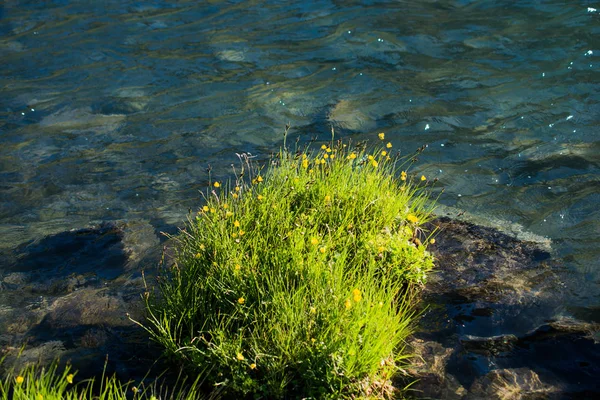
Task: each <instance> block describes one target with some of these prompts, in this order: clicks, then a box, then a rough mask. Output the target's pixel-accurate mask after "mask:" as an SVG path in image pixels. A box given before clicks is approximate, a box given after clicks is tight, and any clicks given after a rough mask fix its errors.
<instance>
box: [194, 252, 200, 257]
mask: <svg viewBox="0 0 600 400" xmlns="http://www.w3.org/2000/svg"><path fill="white" fill-rule="evenodd" d="M200 257H202V254H200V253H196V255H195V256H194V258H200Z"/></svg>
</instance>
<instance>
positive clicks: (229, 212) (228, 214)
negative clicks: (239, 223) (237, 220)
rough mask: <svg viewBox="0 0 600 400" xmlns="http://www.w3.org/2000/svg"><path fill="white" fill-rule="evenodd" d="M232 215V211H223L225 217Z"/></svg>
mask: <svg viewBox="0 0 600 400" xmlns="http://www.w3.org/2000/svg"><path fill="white" fill-rule="evenodd" d="M232 215H233V213H232V212H231V211H227V212H226V213H225V218H229V217H231V216H232Z"/></svg>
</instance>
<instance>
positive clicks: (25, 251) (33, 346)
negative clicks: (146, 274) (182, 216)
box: [0, 221, 161, 381]
mask: <svg viewBox="0 0 600 400" xmlns="http://www.w3.org/2000/svg"><path fill="white" fill-rule="evenodd" d="M160 255H161V247H160V241H159V239H158V237H157V235H156V232H155V230H154V228H153V227H152V226H151V225H150V224H148V223H147V222H144V221H132V222H116V223H105V224H101V225H99V226H95V227H91V228H85V229H78V230H72V231H67V232H62V233H59V234H56V235H50V236H47V237H45V238H43V239H41V240H39V241H36V242H32V243H25V244H23V245H21V246H19V247H17V248H16V249H15V250H14V251H13V252H12V253H10V254H5V255H3V257H2V258H3V260H2V261H3V266H4V270H3V272H4V276H2V277H0V282H1V285H2V288H3V290H2V291H1V292H0V296H1V297H2V303H6V304H10V307H6V308H4V309H2V310H0V332H2V334H0V346H1V348H2V351H3V353H5V354H6V356H7V357H6V359H5V362H4V365H3V368H8V367H10V366H12V365H16V364H21V365H22V364H24V363H30V362H37V361H40V362H42V363H48V362H50V361H52V360H54V359H57V358H60V359H61V362H70V363H71V364H72V365H73V368H74V369H75V370H78V371H79V374H78V376H79V377H92V376H100V375H101V374H102V372H103V370H104V368H105V362H108V364H107V365H106V371H107V372H108V373H112V372H117V373H118V374H119V376H120V377H121V378H123V379H124V380H125V381H127V380H129V379H136V378H137V379H141V378H142V377H144V376H145V374H146V373H147V372H148V369H149V368H150V367H151V366H152V365H153V363H154V362H155V361H156V358H155V355H156V354H160V349H159V348H157V346H156V345H154V344H153V343H150V342H149V341H148V336H147V335H146V334H145V331H144V330H143V329H142V328H140V327H139V326H138V325H137V324H136V323H134V322H133V321H132V320H131V319H130V318H129V316H131V317H132V318H134V319H136V320H141V319H142V318H143V315H144V306H143V303H142V301H141V297H140V295H141V294H142V293H143V292H144V290H145V289H144V282H143V278H142V275H141V272H142V270H143V269H148V270H150V271H152V270H153V269H154V267H155V266H156V263H157V262H158V260H159V259H160ZM22 346H25V349H24V350H23V351H22V352H21V351H20V349H21V347H22ZM106 360H108V361H106Z"/></svg>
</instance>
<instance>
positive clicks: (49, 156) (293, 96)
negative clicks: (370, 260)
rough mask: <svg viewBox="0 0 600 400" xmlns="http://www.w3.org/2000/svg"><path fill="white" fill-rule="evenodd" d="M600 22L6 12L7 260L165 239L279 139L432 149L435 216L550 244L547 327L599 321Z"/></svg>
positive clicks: (1, 133)
mask: <svg viewBox="0 0 600 400" xmlns="http://www.w3.org/2000/svg"><path fill="white" fill-rule="evenodd" d="M590 7H591V8H590ZM594 7H595V8H596V9H600V7H599V4H596V5H595V4H594V3H593V2H587V1H582V2H562V1H561V2H559V1H520V2H513V1H495V2H491V1H436V2H433V1H419V2H351V1H347V2H335V1H318V2H310V4H309V3H301V2H298V3H296V4H290V3H288V2H266V3H265V2H248V1H244V2H219V1H211V2H204V3H202V4H199V3H198V2H195V1H179V2H167V1H164V2H160V1H158V2H153V3H152V4H145V5H144V4H140V3H139V2H133V1H112V2H95V3H93V4H87V2H82V3H69V2H63V1H55V2H44V3H40V2H36V1H30V2H27V1H5V2H4V3H3V5H2V6H0V59H1V60H2V69H1V70H0V90H1V94H2V95H1V96H0V235H1V237H2V241H1V243H0V249H1V250H2V251H4V252H11V251H13V249H15V248H16V247H17V246H18V245H19V244H21V243H25V242H28V241H31V240H39V239H41V238H42V237H44V236H46V235H49V234H56V233H59V232H62V231H65V230H68V229H73V228H81V227H86V226H89V225H90V224H93V223H98V222H101V221H112V220H127V221H144V223H147V224H149V225H151V226H152V227H154V229H155V230H156V231H161V230H166V231H174V229H175V227H176V226H181V224H182V221H183V220H184V219H185V216H186V214H187V211H188V209H189V208H195V207H196V206H197V205H198V204H199V202H200V201H201V196H200V194H199V191H201V190H203V189H204V188H205V186H206V183H207V180H208V175H207V173H206V167H207V166H208V165H211V167H212V173H213V175H216V176H217V177H220V178H225V177H227V176H228V173H229V171H230V169H229V166H230V164H232V163H235V162H236V160H237V159H236V156H235V153H236V152H244V151H245V152H251V153H253V154H255V155H258V156H259V159H266V158H268V155H269V154H270V153H271V152H273V151H276V150H277V149H278V148H279V146H280V145H281V144H282V132H283V129H284V126H285V124H286V123H287V122H290V123H291V125H292V131H291V136H292V140H295V138H296V137H300V140H301V141H303V142H305V141H308V140H310V139H311V138H312V137H316V138H317V139H318V140H328V139H329V138H330V126H331V125H332V124H333V126H334V127H335V129H336V133H337V135H338V136H339V137H342V138H353V139H365V138H370V139H375V138H376V133H377V132H385V133H386V135H387V138H389V139H390V140H391V141H392V142H393V143H394V146H395V148H396V149H400V150H401V151H402V152H404V153H410V152H412V151H413V150H414V149H416V148H418V147H420V146H421V145H423V144H428V150H427V151H426V152H425V153H424V154H423V156H422V157H421V158H420V162H419V163H418V164H417V166H416V169H415V171H414V172H415V173H419V174H421V173H423V174H426V175H427V176H428V177H430V178H438V179H439V181H440V187H442V186H443V187H445V189H446V190H445V193H444V194H443V196H442V197H441V199H440V202H441V203H442V204H443V205H445V206H448V207H453V208H455V209H457V210H462V211H466V212H467V213H468V214H469V215H472V216H474V218H475V219H476V220H477V221H479V222H482V223H485V224H488V225H492V226H500V227H503V228H506V229H508V230H511V231H515V232H517V231H518V232H525V233H527V234H530V235H537V236H540V237H546V238H548V239H550V241H551V246H552V248H553V250H554V252H555V253H554V254H555V257H556V259H557V260H558V261H559V264H560V265H561V268H560V269H559V270H557V271H556V273H557V274H559V275H560V279H561V280H562V282H563V283H564V285H565V288H566V289H565V290H566V293H567V296H565V300H564V301H563V302H561V303H560V305H557V306H556V309H554V310H549V311H546V312H545V314H546V315H555V316H557V317H558V316H575V317H577V318H579V319H583V320H586V321H596V322H598V321H600V311H599V309H600V228H599V227H600V224H599V222H600V213H599V211H598V204H600V175H599V169H600V141H599V140H598V138H599V137H600V133H599V128H598V126H599V122H600V118H599V117H598V116H599V115H600V79H598V73H599V70H600V47H599V46H598V45H599V43H600V42H599V41H598V39H597V38H598V37H600V12H598V11H597V10H595V9H594ZM108 282H111V279H106V282H105V283H108ZM21 300H22V301H24V302H25V303H27V302H28V301H31V302H32V301H33V300H27V299H25V300H23V299H21ZM35 301H39V299H37V297H36V298H35ZM21 306H23V307H26V306H27V304H21V305H19V307H21ZM523 329H524V330H527V329H530V327H523Z"/></svg>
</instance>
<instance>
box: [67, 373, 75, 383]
mask: <svg viewBox="0 0 600 400" xmlns="http://www.w3.org/2000/svg"><path fill="white" fill-rule="evenodd" d="M74 376H75V375H73V374H69V375H67V378H66V379H67V382H69V383H73V377H74Z"/></svg>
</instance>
